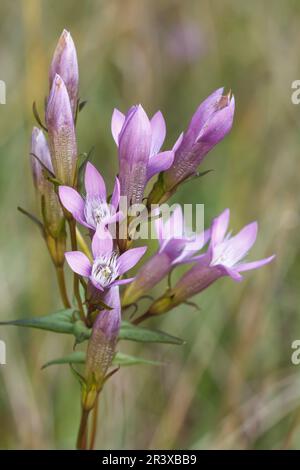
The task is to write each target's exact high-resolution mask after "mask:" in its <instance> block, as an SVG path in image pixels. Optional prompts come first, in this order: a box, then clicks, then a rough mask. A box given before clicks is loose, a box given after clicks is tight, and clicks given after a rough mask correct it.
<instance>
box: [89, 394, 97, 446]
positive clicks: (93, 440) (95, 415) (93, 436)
mask: <svg viewBox="0 0 300 470" xmlns="http://www.w3.org/2000/svg"><path fill="white" fill-rule="evenodd" d="M98 409H99V395H98V397H97V399H96V403H95V407H94V410H93V422H92V431H91V432H92V434H91V440H90V447H89V449H90V450H93V449H94V445H95V440H96V434H97V422H98Z"/></svg>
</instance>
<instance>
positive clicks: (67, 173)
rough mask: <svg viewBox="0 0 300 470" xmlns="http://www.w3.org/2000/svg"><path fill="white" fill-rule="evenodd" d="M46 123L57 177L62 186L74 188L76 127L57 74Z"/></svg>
mask: <svg viewBox="0 0 300 470" xmlns="http://www.w3.org/2000/svg"><path fill="white" fill-rule="evenodd" d="M46 122H47V127H48V133H49V143H50V154H51V160H52V165H53V169H54V173H55V176H56V177H57V178H58V180H59V181H60V182H61V183H62V184H65V185H67V186H73V185H74V184H75V178H76V169H77V168H76V167H77V144H76V134H75V126H74V120H73V115H72V110H71V104H70V99H69V95H68V92H67V89H66V86H65V84H64V81H63V79H62V78H61V77H60V76H59V75H57V74H56V75H55V77H54V80H53V83H52V88H51V92H50V95H49V98H48V103H47V109H46Z"/></svg>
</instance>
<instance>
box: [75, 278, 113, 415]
mask: <svg viewBox="0 0 300 470" xmlns="http://www.w3.org/2000/svg"><path fill="white" fill-rule="evenodd" d="M103 301H104V302H105V303H106V305H109V306H110V307H111V310H101V311H100V312H99V313H98V315H97V317H96V320H95V322H94V324H93V329H92V335H91V338H90V340H89V343H88V348H87V359H86V366H85V379H86V388H87V390H86V392H85V396H84V399H83V403H84V407H85V409H90V408H91V407H92V406H93V404H94V400H95V398H96V396H95V393H94V392H93V391H95V389H96V392H99V391H100V389H101V387H102V385H103V381H104V379H105V375H106V372H107V370H108V368H109V367H110V365H111V363H112V360H113V357H114V354H115V348H116V343H117V339H118V334H119V330H120V326H121V305H120V294H119V287H118V286H115V287H112V288H111V289H108V291H107V292H106V294H105V296H104V298H103Z"/></svg>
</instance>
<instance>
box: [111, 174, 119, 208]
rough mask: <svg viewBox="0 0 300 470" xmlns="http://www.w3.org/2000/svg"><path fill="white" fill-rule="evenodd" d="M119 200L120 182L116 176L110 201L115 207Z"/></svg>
mask: <svg viewBox="0 0 300 470" xmlns="http://www.w3.org/2000/svg"><path fill="white" fill-rule="evenodd" d="M119 201H120V182H119V178H118V177H116V179H115V185H114V190H113V193H112V196H111V201H110V203H111V205H112V206H113V207H114V208H115V209H117V207H118V205H119Z"/></svg>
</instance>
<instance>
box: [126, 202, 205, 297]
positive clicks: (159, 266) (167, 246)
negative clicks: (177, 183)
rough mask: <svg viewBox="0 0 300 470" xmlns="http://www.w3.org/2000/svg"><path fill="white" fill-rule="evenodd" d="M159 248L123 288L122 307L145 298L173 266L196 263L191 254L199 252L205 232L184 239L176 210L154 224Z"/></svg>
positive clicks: (181, 223)
mask: <svg viewBox="0 0 300 470" xmlns="http://www.w3.org/2000/svg"><path fill="white" fill-rule="evenodd" d="M155 225H156V232H157V235H158V241H159V245H160V248H159V250H158V251H157V252H156V253H155V254H154V255H153V256H152V257H151V258H149V260H148V261H146V263H145V264H144V265H143V266H142V267H141V268H140V270H139V271H138V273H137V275H136V277H135V279H134V281H133V282H132V283H131V284H130V286H128V287H127V289H126V291H125V293H124V297H123V300H122V306H127V305H130V304H132V303H134V302H136V301H137V300H138V299H139V298H140V297H142V296H143V295H145V294H147V293H148V292H149V291H150V290H151V289H152V288H153V287H154V286H155V285H156V284H158V283H159V282H160V281H161V280H162V279H163V278H164V277H165V276H167V275H168V274H169V273H170V271H171V270H172V269H173V268H174V267H175V266H177V265H179V264H183V263H191V262H193V261H195V260H197V259H198V258H197V257H194V254H195V253H196V252H197V251H200V250H201V248H202V247H203V246H204V245H205V243H206V242H207V240H208V238H209V231H206V232H204V233H200V234H198V235H196V236H195V235H192V236H188V235H186V232H187V229H186V228H185V226H184V217H183V213H182V209H181V207H180V206H178V205H177V206H176V209H175V210H174V211H173V213H172V214H171V216H170V217H169V219H168V220H167V221H166V222H164V221H163V218H162V217H160V218H159V219H156V220H155Z"/></svg>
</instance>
